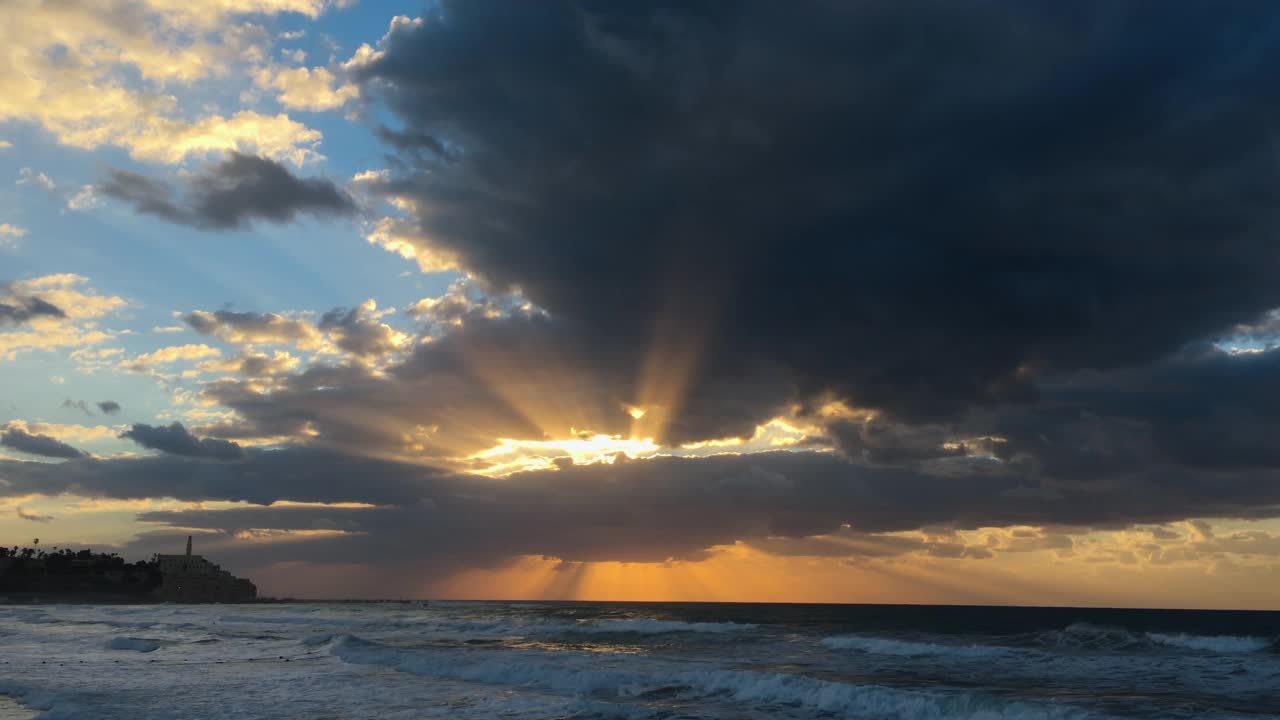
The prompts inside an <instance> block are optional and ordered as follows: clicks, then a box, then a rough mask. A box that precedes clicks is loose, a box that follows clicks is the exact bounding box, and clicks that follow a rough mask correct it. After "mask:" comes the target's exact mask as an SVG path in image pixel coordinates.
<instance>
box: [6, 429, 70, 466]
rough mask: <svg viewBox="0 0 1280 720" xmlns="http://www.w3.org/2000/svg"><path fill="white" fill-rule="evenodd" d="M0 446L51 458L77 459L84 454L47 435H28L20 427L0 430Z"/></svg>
mask: <svg viewBox="0 0 1280 720" xmlns="http://www.w3.org/2000/svg"><path fill="white" fill-rule="evenodd" d="M0 445H3V446H4V447H7V448H11V449H13V450H17V451H18V452H23V453H27V454H28V455H41V456H43V457H51V458H79V457H84V456H85V454H84V453H83V452H81V451H80V450H77V449H76V448H74V447H72V446H70V445H68V444H66V443H64V442H62V441H61V440H59V439H57V438H54V437H50V436H48V435H40V434H38V433H29V432H27V431H26V430H25V429H23V428H20V427H13V426H7V427H4V428H0Z"/></svg>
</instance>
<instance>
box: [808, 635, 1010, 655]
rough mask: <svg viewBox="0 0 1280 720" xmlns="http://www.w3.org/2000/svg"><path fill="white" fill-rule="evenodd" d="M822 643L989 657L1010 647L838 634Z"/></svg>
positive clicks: (868, 650)
mask: <svg viewBox="0 0 1280 720" xmlns="http://www.w3.org/2000/svg"><path fill="white" fill-rule="evenodd" d="M822 644H823V645H825V646H826V647H829V648H832V649H834V650H859V651H862V652H865V653H871V654H874V655H902V656H907V657H915V656H922V655H955V656H960V657H991V656H993V655H1008V654H1009V653H1011V652H1013V650H1012V649H1011V648H1003V647H995V646H991V645H944V644H941V643H923V642H911V641H908V640H893V639H891V638H880V637H864V636H860V635H839V636H836V637H829V638H825V639H823V640H822Z"/></svg>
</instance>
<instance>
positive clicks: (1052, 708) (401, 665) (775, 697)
mask: <svg viewBox="0 0 1280 720" xmlns="http://www.w3.org/2000/svg"><path fill="white" fill-rule="evenodd" d="M330 652H331V653H332V654H333V655H334V656H335V657H338V658H339V659H341V660H343V661H344V662H348V663H353V664H360V665H376V666H379V667H386V668H391V669H394V670H397V671H400V672H405V673H410V674H414V675H422V676H427V677H432V678H445V679H451V680H463V681H468V682H476V683H483V684H492V685H506V686H536V687H541V688H544V689H547V690H551V691H556V692H568V693H576V694H584V695H597V696H599V695H601V694H612V695H613V696H615V697H617V698H618V699H627V698H637V699H643V698H645V697H646V696H653V695H656V694H662V695H675V696H680V697H685V698H715V699H718V700H721V701H731V702H743V703H757V704H777V705H785V706H790V707H796V706H801V707H806V708H810V709H813V710H818V711H821V712H824V713H839V714H849V715H855V716H864V715H865V716H873V717H877V718H885V719H886V720H888V719H901V720H908V719H911V720H1001V719H1003V718H1020V719H1023V720H1067V719H1069V718H1085V717H1088V716H1087V715H1085V714H1083V713H1081V712H1079V711H1078V710H1075V709H1072V708H1067V707H1063V706H1059V705H1056V704H1052V703H1035V702H1025V701H1005V700H1001V699H997V698H992V697H990V696H982V695H977V694H969V693H943V692H930V691H916V690H899V689H895V688H890V687H882V686H877V685H856V684H848V683H841V682H834V681H831V680H820V679H817V678H812V677H807V676H804V675H798V674H788V673H777V672H758V671H751V670H731V669H720V668H714V669H713V668H708V669H667V668H661V667H653V668H651V669H650V670H649V671H648V672H641V671H638V670H621V669H612V668H605V667H602V666H601V665H600V664H599V662H597V661H596V660H594V659H592V658H581V657H569V656H565V655H564V654H558V655H554V656H553V655H551V654H546V653H537V652H534V651H530V652H529V658H528V660H527V661H522V660H516V661H513V659H512V658H511V657H507V656H502V657H498V656H488V655H487V654H486V653H484V652H483V651H478V652H475V653H457V652H438V651H429V650H425V651H424V650H407V649H404V648H396V647H390V646H386V645H381V644H379V643H375V642H371V641H368V640H364V639H362V638H359V637H356V636H353V635H342V636H339V637H337V638H335V639H334V640H333V643H332V645H330Z"/></svg>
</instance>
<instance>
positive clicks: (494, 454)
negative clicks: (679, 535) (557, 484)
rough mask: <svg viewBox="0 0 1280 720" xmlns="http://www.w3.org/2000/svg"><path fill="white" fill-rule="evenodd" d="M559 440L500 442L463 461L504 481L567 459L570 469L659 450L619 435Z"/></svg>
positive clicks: (649, 442)
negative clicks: (477, 464)
mask: <svg viewBox="0 0 1280 720" xmlns="http://www.w3.org/2000/svg"><path fill="white" fill-rule="evenodd" d="M570 435H572V437H570V438H566V439H563V440H513V439H511V438H501V439H499V440H498V442H497V444H496V445H494V446H493V447H491V448H489V449H487V450H481V451H480V452H478V453H475V454H473V455H471V456H469V457H468V458H467V459H468V460H471V461H473V462H477V463H481V464H485V466H484V467H483V468H481V469H479V470H477V472H479V473H480V474H482V475H489V476H491V477H505V476H507V475H512V474H514V473H518V472H523V471H526V470H547V469H551V468H554V467H556V466H557V464H558V463H562V462H564V460H565V459H566V458H567V459H569V460H572V461H573V464H574V465H590V464H593V463H612V462H614V461H615V460H617V459H618V458H619V457H622V456H625V457H628V458H642V457H648V456H651V455H655V454H657V453H658V452H659V451H660V450H661V449H662V446H660V445H658V444H657V443H655V442H654V441H653V439H652V438H626V437H623V436H621V435H605V434H602V433H590V432H576V431H573V430H572V429H571V432H570Z"/></svg>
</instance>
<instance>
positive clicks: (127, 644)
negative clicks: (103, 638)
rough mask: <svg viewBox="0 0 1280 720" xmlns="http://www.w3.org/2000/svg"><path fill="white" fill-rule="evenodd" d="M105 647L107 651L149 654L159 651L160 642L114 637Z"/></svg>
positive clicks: (147, 639)
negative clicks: (130, 651) (131, 651)
mask: <svg viewBox="0 0 1280 720" xmlns="http://www.w3.org/2000/svg"><path fill="white" fill-rule="evenodd" d="M106 647H107V649H108V650H133V651H135V652H142V653H149V652H155V651H156V650H158V649H160V641H159V640H151V639H149V638H137V637H114V638H111V639H110V640H108V641H107V645H106Z"/></svg>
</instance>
